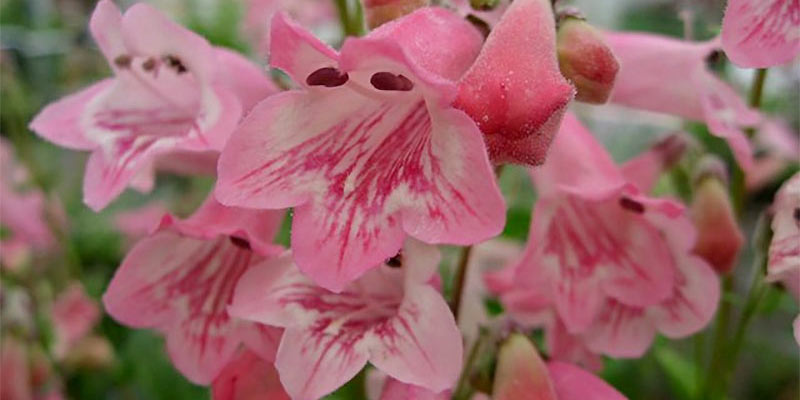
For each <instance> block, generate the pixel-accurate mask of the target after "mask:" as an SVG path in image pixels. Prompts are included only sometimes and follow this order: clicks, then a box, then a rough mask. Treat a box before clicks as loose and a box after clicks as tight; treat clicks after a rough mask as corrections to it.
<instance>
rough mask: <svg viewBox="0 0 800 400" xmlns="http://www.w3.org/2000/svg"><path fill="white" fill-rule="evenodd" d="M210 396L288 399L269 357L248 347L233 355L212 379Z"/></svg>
mask: <svg viewBox="0 0 800 400" xmlns="http://www.w3.org/2000/svg"><path fill="white" fill-rule="evenodd" d="M211 398H212V399H214V400H289V395H288V394H286V392H285V391H284V390H283V386H281V382H280V380H279V379H278V371H276V370H275V367H274V366H273V365H272V362H271V361H270V360H264V359H263V358H261V357H259V356H258V354H256V353H253V352H251V351H248V350H244V351H240V352H239V353H238V355H237V356H236V358H234V359H233V360H232V361H230V362H229V363H228V365H227V366H225V369H223V370H222V372H221V373H220V374H219V376H217V378H216V379H214V385H213V386H212V388H211Z"/></svg>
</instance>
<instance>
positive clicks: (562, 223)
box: [487, 115, 719, 357]
mask: <svg viewBox="0 0 800 400" xmlns="http://www.w3.org/2000/svg"><path fill="white" fill-rule="evenodd" d="M648 158H649V159H651V160H657V159H658V157H648ZM645 159H646V158H645ZM635 160H637V159H635ZM630 165H632V166H635V167H636V168H634V170H633V171H631V170H629V169H628V168H627V166H623V167H622V168H618V167H617V166H616V165H615V164H614V162H613V161H612V160H611V158H610V156H609V155H608V154H607V153H606V151H605V149H603V148H602V147H601V146H600V144H599V143H597V142H596V141H595V140H594V138H592V136H591V134H590V133H589V132H588V131H587V130H586V129H585V128H583V127H582V126H581V125H580V123H579V122H578V121H577V119H575V118H574V117H573V116H570V115H568V116H567V118H565V120H564V124H563V126H562V130H561V132H559V134H558V136H557V138H556V140H555V142H554V144H553V149H552V151H551V155H550V160H549V161H548V163H547V164H546V165H544V166H543V167H541V168H539V169H537V170H536V171H534V172H533V173H532V176H533V179H534V182H535V184H536V186H537V189H538V190H539V192H540V199H539V200H538V201H537V203H536V206H535V209H534V215H533V221H532V225H531V231H530V236H529V239H528V247H527V248H526V250H525V254H524V255H523V257H522V259H521V261H520V262H519V263H518V264H516V265H512V266H510V267H509V268H510V269H511V271H502V272H500V273H497V274H495V275H494V276H493V277H491V278H490V279H488V281H487V283H488V284H489V286H490V288H491V289H492V290H494V291H496V292H499V293H500V294H501V299H502V300H503V302H504V304H505V305H506V309H507V310H509V312H510V313H511V314H512V315H515V316H516V317H517V318H518V319H519V320H520V322H523V323H527V324H536V325H542V324H545V322H546V321H548V320H549V318H552V316H550V315H549V314H550V313H553V314H554V316H555V317H557V318H558V319H559V320H560V321H562V322H563V324H564V328H565V331H566V332H568V333H570V334H573V335H580V336H581V340H582V341H583V342H584V343H586V344H587V345H588V347H589V349H591V350H592V351H593V352H596V353H604V354H608V355H612V356H619V357H635V356H638V355H641V354H642V353H643V352H644V351H645V350H646V349H647V348H648V347H649V345H650V343H651V341H652V339H653V337H654V335H655V332H656V331H659V332H661V333H663V334H665V335H667V336H670V337H682V336H686V335H688V334H690V333H692V332H695V331H697V330H698V329H700V328H702V327H703V326H704V325H705V324H706V323H707V322H708V320H709V319H710V318H711V316H712V314H713V312H714V310H715V309H716V304H717V301H718V299H719V287H718V279H717V277H716V275H715V274H714V272H713V270H712V269H711V268H710V266H709V265H708V264H707V263H705V261H703V260H702V259H701V258H700V257H698V256H696V255H693V253H692V248H693V247H694V243H695V238H696V232H695V230H694V228H693V226H692V224H691V221H690V220H689V218H688V216H687V215H686V213H685V211H684V209H683V207H682V206H681V205H680V204H678V203H676V202H674V201H671V200H665V199H657V198H651V197H648V196H647V195H646V194H643V193H642V192H641V190H640V188H639V187H638V186H637V185H647V186H649V183H648V182H641V181H640V182H637V183H636V184H634V183H632V182H633V181H632V180H631V178H629V177H628V176H629V175H632V176H636V177H639V178H641V176H640V175H639V174H631V172H638V169H639V168H641V161H640V160H637V162H634V163H632V164H630Z"/></svg>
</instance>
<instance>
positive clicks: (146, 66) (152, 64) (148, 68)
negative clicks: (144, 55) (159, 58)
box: [142, 58, 156, 72]
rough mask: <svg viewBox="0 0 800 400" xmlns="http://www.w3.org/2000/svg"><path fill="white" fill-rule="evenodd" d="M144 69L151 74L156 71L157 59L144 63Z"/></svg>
mask: <svg viewBox="0 0 800 400" xmlns="http://www.w3.org/2000/svg"><path fill="white" fill-rule="evenodd" d="M142 69H143V70H145V71H147V72H150V71H152V70H154V69H156V59H155V58H148V59H147V61H145V62H144V63H142Z"/></svg>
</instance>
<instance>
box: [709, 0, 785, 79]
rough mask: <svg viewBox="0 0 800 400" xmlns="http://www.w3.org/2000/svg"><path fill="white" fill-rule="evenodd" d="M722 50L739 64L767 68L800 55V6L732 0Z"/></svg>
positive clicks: (779, 1) (724, 23) (774, 0)
mask: <svg viewBox="0 0 800 400" xmlns="http://www.w3.org/2000/svg"><path fill="white" fill-rule="evenodd" d="M722 46H723V48H724V49H725V54H727V55H728V57H729V58H730V59H731V61H733V62H734V63H735V64H737V65H739V66H742V67H749V68H767V67H771V66H773V65H780V64H784V63H787V62H789V61H792V60H793V59H794V58H795V57H797V55H798V54H800V2H798V1H797V0H728V8H727V9H726V10H725V18H724V19H723V20H722Z"/></svg>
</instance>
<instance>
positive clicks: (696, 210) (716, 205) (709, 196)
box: [692, 159, 744, 274]
mask: <svg viewBox="0 0 800 400" xmlns="http://www.w3.org/2000/svg"><path fill="white" fill-rule="evenodd" d="M726 181H727V178H726V177H725V169H724V165H722V164H721V162H720V161H719V160H717V159H704V160H702V161H701V167H700V169H699V173H698V177H697V179H696V183H695V194H694V200H693V202H692V219H693V220H694V224H695V226H696V227H697V242H696V243H695V247H694V252H695V253H696V254H697V255H699V256H700V257H702V258H704V259H705V260H706V261H708V263H709V264H711V266H712V267H713V268H714V269H715V270H716V271H717V272H718V273H720V274H726V273H728V272H730V271H731V270H732V269H733V266H734V264H735V263H736V258H737V255H738V254H739V249H740V248H741V247H742V243H744V236H743V235H742V232H741V229H740V228H739V226H738V225H737V223H736V217H735V216H734V213H733V207H732V206H731V201H730V197H729V196H728V190H727V187H726V186H727V185H726Z"/></svg>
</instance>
